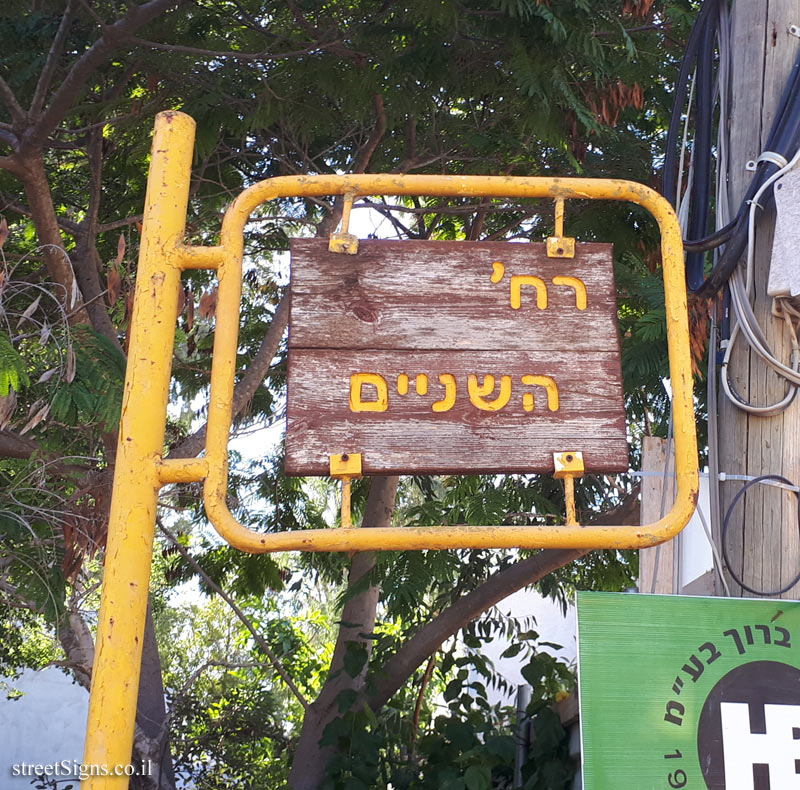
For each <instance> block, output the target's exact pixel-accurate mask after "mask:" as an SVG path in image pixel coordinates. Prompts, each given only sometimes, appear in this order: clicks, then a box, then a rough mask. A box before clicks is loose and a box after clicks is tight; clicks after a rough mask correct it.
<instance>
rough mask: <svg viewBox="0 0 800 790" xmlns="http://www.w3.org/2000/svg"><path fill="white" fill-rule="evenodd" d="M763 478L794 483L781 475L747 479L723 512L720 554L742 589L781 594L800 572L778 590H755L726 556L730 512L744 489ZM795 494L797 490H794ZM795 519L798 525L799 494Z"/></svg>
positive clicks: (757, 593)
mask: <svg viewBox="0 0 800 790" xmlns="http://www.w3.org/2000/svg"><path fill="white" fill-rule="evenodd" d="M764 480H775V481H777V482H779V483H785V484H786V485H788V486H791V487H792V488H794V484H793V483H792V481H791V480H787V479H786V478H785V477H782V476H781V475H760V476H759V477H754V478H753V479H752V480H748V481H747V482H746V483H745V484H744V486H742V489H741V490H740V491H738V492H737V494H736V496H735V497H734V498H733V501H732V502H731V504H730V506H729V507H728V511H727V512H726V513H725V518H724V519H723V521H722V534H721V536H720V540H721V542H722V556H723V557H724V558H725V564H726V565H727V566H728V573H730V575H731V578H732V579H733V580H734V581H735V582H736V584H738V585H739V586H740V587H741V588H742V589H743V590H747V592H749V593H753V595H762V596H765V595H783V594H784V593H785V592H789V590H791V589H792V587H794V586H795V584H797V582H800V573H798V574H797V576H795V577H794V579H792V581H791V582H790V583H789V584H787V585H786V586H785V587H781V588H780V590H769V591H766V590H756V589H754V588H753V587H748V586H747V585H746V584H745V583H744V582H743V581H742V580H741V579H740V578H739V577H738V576H737V575H736V573H735V571H734V570H733V565H732V564H731V561H730V557H729V556H728V545H727V537H728V527H729V523H730V519H731V514H732V513H733V509H734V508H735V507H736V505H737V504H738V502H739V500H740V499H741V498H742V497H743V496H744V494H745V491H747V489H748V488H750V487H751V486H754V485H755V484H756V483H761V482H763V481H764ZM795 495H797V492H795ZM797 520H798V525H800V496H798V497H797Z"/></svg>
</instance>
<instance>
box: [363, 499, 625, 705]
mask: <svg viewBox="0 0 800 790" xmlns="http://www.w3.org/2000/svg"><path fill="white" fill-rule="evenodd" d="M638 492H639V489H638V487H637V488H635V489H634V490H633V491H632V492H631V493H630V494H629V495H628V497H627V498H626V499H625V501H624V502H623V503H622V504H621V505H620V506H619V507H617V508H615V509H614V510H613V511H610V512H606V513H603V514H601V515H600V516H598V517H597V518H596V519H594V520H593V521H592V523H594V524H601V523H606V524H607V523H616V524H619V523H626V522H627V521H632V523H635V521H633V519H636V520H638V518H636V517H637V515H638ZM588 553H589V552H588V551H585V550H583V549H544V550H542V551H540V552H539V553H538V554H534V555H533V556H532V557H528V558H527V559H524V560H520V561H519V562H515V563H514V564H513V565H510V566H509V567H507V568H505V569H504V570H502V571H500V573H497V574H495V575H494V576H490V577H489V578H488V579H487V580H486V581H485V582H483V584H481V585H480V586H479V587H476V588H475V589H474V590H472V591H471V592H469V593H467V594H466V595H465V596H463V597H462V598H459V599H458V600H457V601H456V602H455V603H454V604H452V605H451V606H449V607H447V609H445V610H444V611H443V612H442V613H441V614H440V615H438V616H437V617H435V618H434V619H433V620H431V621H430V622H429V623H427V624H426V625H424V626H423V627H422V628H421V629H420V630H419V631H417V633H416V634H414V636H412V637H411V639H409V640H408V641H407V642H405V643H404V644H403V646H402V647H401V648H400V649H399V650H398V651H397V653H395V654H394V655H393V656H392V657H391V658H390V659H389V660H388V661H387V662H386V663H385V664H384V665H383V666H382V667H381V668H380V669H379V670H378V671H377V672H376V676H375V682H374V691H373V692H372V693H371V694H369V695H367V697H366V702H367V704H368V705H369V706H370V707H371V708H372V709H373V710H375V711H377V710H380V708H382V707H383V706H384V705H385V704H386V703H387V702H388V701H389V700H390V699H391V697H392V696H393V695H394V693H395V692H396V691H398V690H399V689H400V688H402V686H403V685H404V684H405V683H406V681H407V680H408V679H409V678H410V677H411V675H412V674H413V673H414V671H415V670H416V669H417V667H419V666H420V665H421V664H422V662H423V661H425V659H426V658H428V657H429V656H431V655H433V653H434V652H435V651H436V650H438V649H439V647H441V645H442V643H443V642H444V641H445V640H446V639H449V638H450V637H451V636H453V635H454V634H456V633H458V631H459V630H460V629H461V628H463V627H464V625H466V624H467V623H468V622H470V621H471V620H474V619H475V618H476V617H478V616H479V615H481V614H483V613H484V612H485V611H487V610H488V609H490V608H491V607H492V606H494V605H495V604H497V603H499V602H500V601H502V600H503V598H505V597H507V596H509V595H511V594H512V593H515V592H516V591H517V590H521V589H522V588H523V587H527V586H528V585H530V584H533V583H534V582H537V581H539V580H540V579H542V578H543V577H544V576H546V575H547V574H548V573H552V572H553V571H555V570H558V568H561V567H562V566H564V565H566V564H567V563H570V562H573V561H574V560H577V559H579V558H580V557H582V556H584V555H585V554H588Z"/></svg>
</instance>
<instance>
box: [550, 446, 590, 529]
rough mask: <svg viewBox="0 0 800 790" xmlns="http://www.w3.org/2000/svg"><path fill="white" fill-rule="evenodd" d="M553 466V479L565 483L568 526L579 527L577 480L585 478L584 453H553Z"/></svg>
mask: <svg viewBox="0 0 800 790" xmlns="http://www.w3.org/2000/svg"><path fill="white" fill-rule="evenodd" d="M553 466H554V467H555V472H554V473H553V477H555V478H556V480H563V481H564V501H565V502H566V507H567V520H566V524H567V526H568V527H575V526H578V519H577V517H576V511H575V478H576V477H583V472H584V466H583V453H580V452H573V451H567V452H563V453H553Z"/></svg>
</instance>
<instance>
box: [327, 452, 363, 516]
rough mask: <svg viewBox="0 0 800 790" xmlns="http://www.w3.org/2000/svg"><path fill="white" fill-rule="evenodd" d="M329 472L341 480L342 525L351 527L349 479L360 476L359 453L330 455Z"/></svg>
mask: <svg viewBox="0 0 800 790" xmlns="http://www.w3.org/2000/svg"><path fill="white" fill-rule="evenodd" d="M330 473H331V477H334V478H336V479H338V480H341V481H342V518H341V521H342V526H343V527H348V528H349V527H352V526H353V519H352V514H351V512H350V481H351V480H353V479H357V478H359V477H361V453H341V454H340V455H332V456H330Z"/></svg>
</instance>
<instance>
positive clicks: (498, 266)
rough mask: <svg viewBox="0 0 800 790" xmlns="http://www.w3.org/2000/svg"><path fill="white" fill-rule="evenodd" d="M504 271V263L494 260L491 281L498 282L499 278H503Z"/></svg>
mask: <svg viewBox="0 0 800 790" xmlns="http://www.w3.org/2000/svg"><path fill="white" fill-rule="evenodd" d="M505 273H506V267H505V264H504V263H503V262H502V261H495V262H494V263H493V264H492V276H491V278H490V279H491V281H492V282H493V283H499V282H500V280H502V279H503V275H504V274H505Z"/></svg>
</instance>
